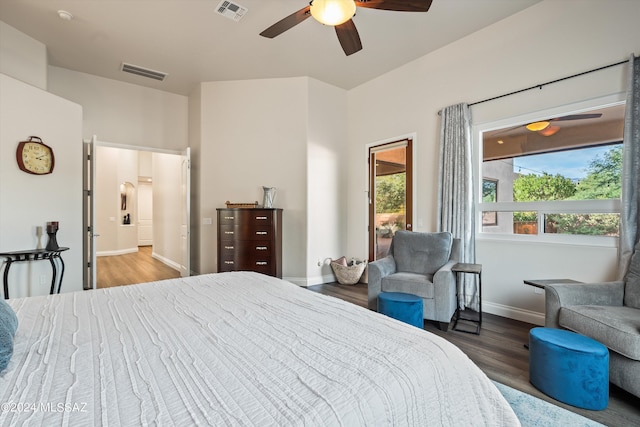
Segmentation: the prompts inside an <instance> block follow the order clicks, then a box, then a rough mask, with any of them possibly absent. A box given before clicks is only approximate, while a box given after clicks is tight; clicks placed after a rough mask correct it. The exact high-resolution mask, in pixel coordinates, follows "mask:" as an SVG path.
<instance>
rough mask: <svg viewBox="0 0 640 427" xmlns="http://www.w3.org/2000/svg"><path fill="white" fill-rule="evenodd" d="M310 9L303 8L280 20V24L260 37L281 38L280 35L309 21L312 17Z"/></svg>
mask: <svg viewBox="0 0 640 427" xmlns="http://www.w3.org/2000/svg"><path fill="white" fill-rule="evenodd" d="M310 9H311V6H307V7H303V8H302V9H300V10H299V11H297V12H294V13H292V14H291V15H289V16H287V17H286V18H283V19H281V20H279V21H278V22H276V23H275V24H273V25H272V26H270V27H269V28H267V29H266V30H264V31H263V32H261V33H260V35H261V36H262V37H267V38H270V39H272V38H274V37H275V36H279V35H280V34H282V33H284V32H285V31H287V30H289V29H291V28H293V27H295V26H296V25H298V24H299V23H301V22H302V21H304V20H305V19H307V18H308V17H309V16H311V13H309V10H310Z"/></svg>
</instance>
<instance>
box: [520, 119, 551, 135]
mask: <svg viewBox="0 0 640 427" xmlns="http://www.w3.org/2000/svg"><path fill="white" fill-rule="evenodd" d="M547 126H549V122H544V121H543V122H533V123H529V124H528V125H527V126H525V127H526V128H527V129H529V130H530V131H532V132H537V131H540V130H542V129H546V128H547Z"/></svg>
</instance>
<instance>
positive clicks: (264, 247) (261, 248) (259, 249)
mask: <svg viewBox="0 0 640 427" xmlns="http://www.w3.org/2000/svg"><path fill="white" fill-rule="evenodd" d="M267 249H268V248H267V247H266V246H256V250H258V251H266V250H267Z"/></svg>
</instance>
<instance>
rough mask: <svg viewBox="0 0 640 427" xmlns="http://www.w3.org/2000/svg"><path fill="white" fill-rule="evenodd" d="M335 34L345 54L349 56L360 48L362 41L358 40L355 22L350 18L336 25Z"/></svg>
mask: <svg viewBox="0 0 640 427" xmlns="http://www.w3.org/2000/svg"><path fill="white" fill-rule="evenodd" d="M335 28H336V35H337V36H338V40H339V41H340V45H341V46H342V50H344V53H345V55H347V56H349V55H351V54H354V53H356V52H358V51H359V50H361V49H362V42H361V41H360V35H359V34H358V30H357V29H356V24H354V23H353V20H352V19H349V20H348V21H347V22H345V23H344V24H340V25H336V27H335Z"/></svg>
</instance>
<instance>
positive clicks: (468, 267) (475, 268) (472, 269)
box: [451, 262, 482, 335]
mask: <svg viewBox="0 0 640 427" xmlns="http://www.w3.org/2000/svg"><path fill="white" fill-rule="evenodd" d="M451 271H453V272H454V273H456V275H459V274H460V273H469V274H476V275H477V276H478V311H477V313H476V317H469V316H463V314H462V312H461V311H460V305H459V304H458V308H457V309H456V320H455V323H454V324H453V330H454V331H459V332H467V333H470V334H476V335H480V327H481V326H482V264H470V263H464V262H459V263H457V264H455V265H454V266H453V267H451ZM456 287H457V284H456ZM463 292H464V290H463ZM466 311H467V310H465V312H466ZM460 320H464V321H467V322H473V323H475V324H476V325H475V326H476V329H475V331H468V330H465V329H458V328H457V327H458V322H459V321H460Z"/></svg>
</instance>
